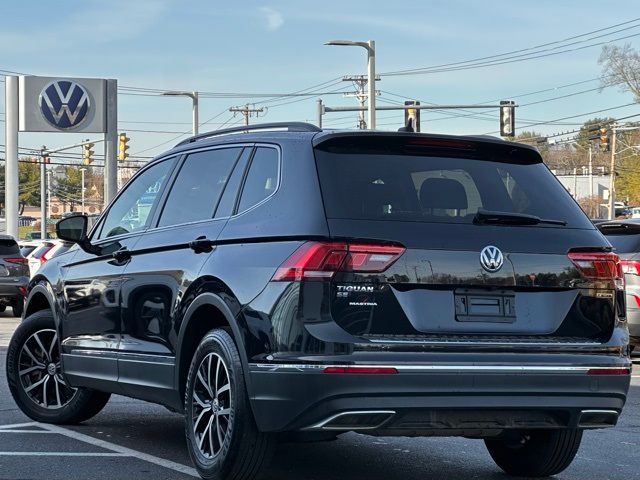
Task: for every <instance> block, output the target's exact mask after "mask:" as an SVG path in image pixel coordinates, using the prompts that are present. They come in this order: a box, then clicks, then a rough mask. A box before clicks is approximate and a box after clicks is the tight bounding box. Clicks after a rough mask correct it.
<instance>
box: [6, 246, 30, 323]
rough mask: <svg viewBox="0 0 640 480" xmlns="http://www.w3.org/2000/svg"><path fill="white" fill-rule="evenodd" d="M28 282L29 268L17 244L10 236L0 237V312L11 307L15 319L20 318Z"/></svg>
mask: <svg viewBox="0 0 640 480" xmlns="http://www.w3.org/2000/svg"><path fill="white" fill-rule="evenodd" d="M28 282H29V267H28V266H27V260H26V259H25V258H24V257H23V256H22V254H21V253H20V248H19V247H18V243H17V242H16V241H15V239H14V238H13V237H12V236H11V235H0V312H4V311H5V310H6V308H7V307H11V308H12V310H13V314H14V315H15V316H16V317H20V316H22V312H23V309H24V296H25V294H26V292H27V283H28Z"/></svg>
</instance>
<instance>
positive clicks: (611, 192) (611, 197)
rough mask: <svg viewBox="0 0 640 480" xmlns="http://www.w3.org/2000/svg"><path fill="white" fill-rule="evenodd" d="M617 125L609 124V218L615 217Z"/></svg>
mask: <svg viewBox="0 0 640 480" xmlns="http://www.w3.org/2000/svg"><path fill="white" fill-rule="evenodd" d="M617 132H618V125H616V124H615V123H614V124H613V125H611V166H610V167H609V169H610V172H609V220H613V219H614V218H616V209H615V207H616V204H615V200H616V191H615V175H616V172H615V169H616V136H617V135H616V134H617Z"/></svg>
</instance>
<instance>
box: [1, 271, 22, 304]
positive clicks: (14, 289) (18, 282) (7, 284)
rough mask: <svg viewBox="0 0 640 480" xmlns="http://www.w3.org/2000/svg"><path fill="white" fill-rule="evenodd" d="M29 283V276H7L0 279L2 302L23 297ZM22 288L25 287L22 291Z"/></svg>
mask: <svg viewBox="0 0 640 480" xmlns="http://www.w3.org/2000/svg"><path fill="white" fill-rule="evenodd" d="M28 283H29V278H28V277H5V278H1V279H0V302H2V301H4V302H7V301H10V300H12V299H13V298H16V297H23V296H24V293H23V292H25V290H26V288H27V284H28ZM20 289H23V290H22V292H21V291H20Z"/></svg>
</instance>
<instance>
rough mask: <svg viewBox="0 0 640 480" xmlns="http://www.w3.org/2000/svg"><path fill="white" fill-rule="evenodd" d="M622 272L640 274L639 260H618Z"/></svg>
mask: <svg viewBox="0 0 640 480" xmlns="http://www.w3.org/2000/svg"><path fill="white" fill-rule="evenodd" d="M620 268H621V269H622V273H626V274H628V275H638V276H640V262H639V261H638V260H620Z"/></svg>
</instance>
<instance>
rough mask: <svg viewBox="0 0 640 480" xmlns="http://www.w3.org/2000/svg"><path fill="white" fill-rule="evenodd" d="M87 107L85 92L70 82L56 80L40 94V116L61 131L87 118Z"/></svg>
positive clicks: (87, 95) (77, 84)
mask: <svg viewBox="0 0 640 480" xmlns="http://www.w3.org/2000/svg"><path fill="white" fill-rule="evenodd" d="M89 107H90V102H89V94H88V93H87V90H85V88H84V87H83V86H82V85H80V84H79V83H76V82H72V81H70V80H56V81H54V82H51V83H50V84H48V85H47V86H45V87H44V88H43V89H42V92H40V112H41V113H42V116H43V117H44V118H45V119H46V120H47V121H48V122H49V123H50V124H51V125H53V126H54V127H56V128H59V129H61V130H67V129H69V128H73V127H77V126H78V125H80V124H81V123H82V122H83V120H85V119H86V118H87V114H88V113H89Z"/></svg>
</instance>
